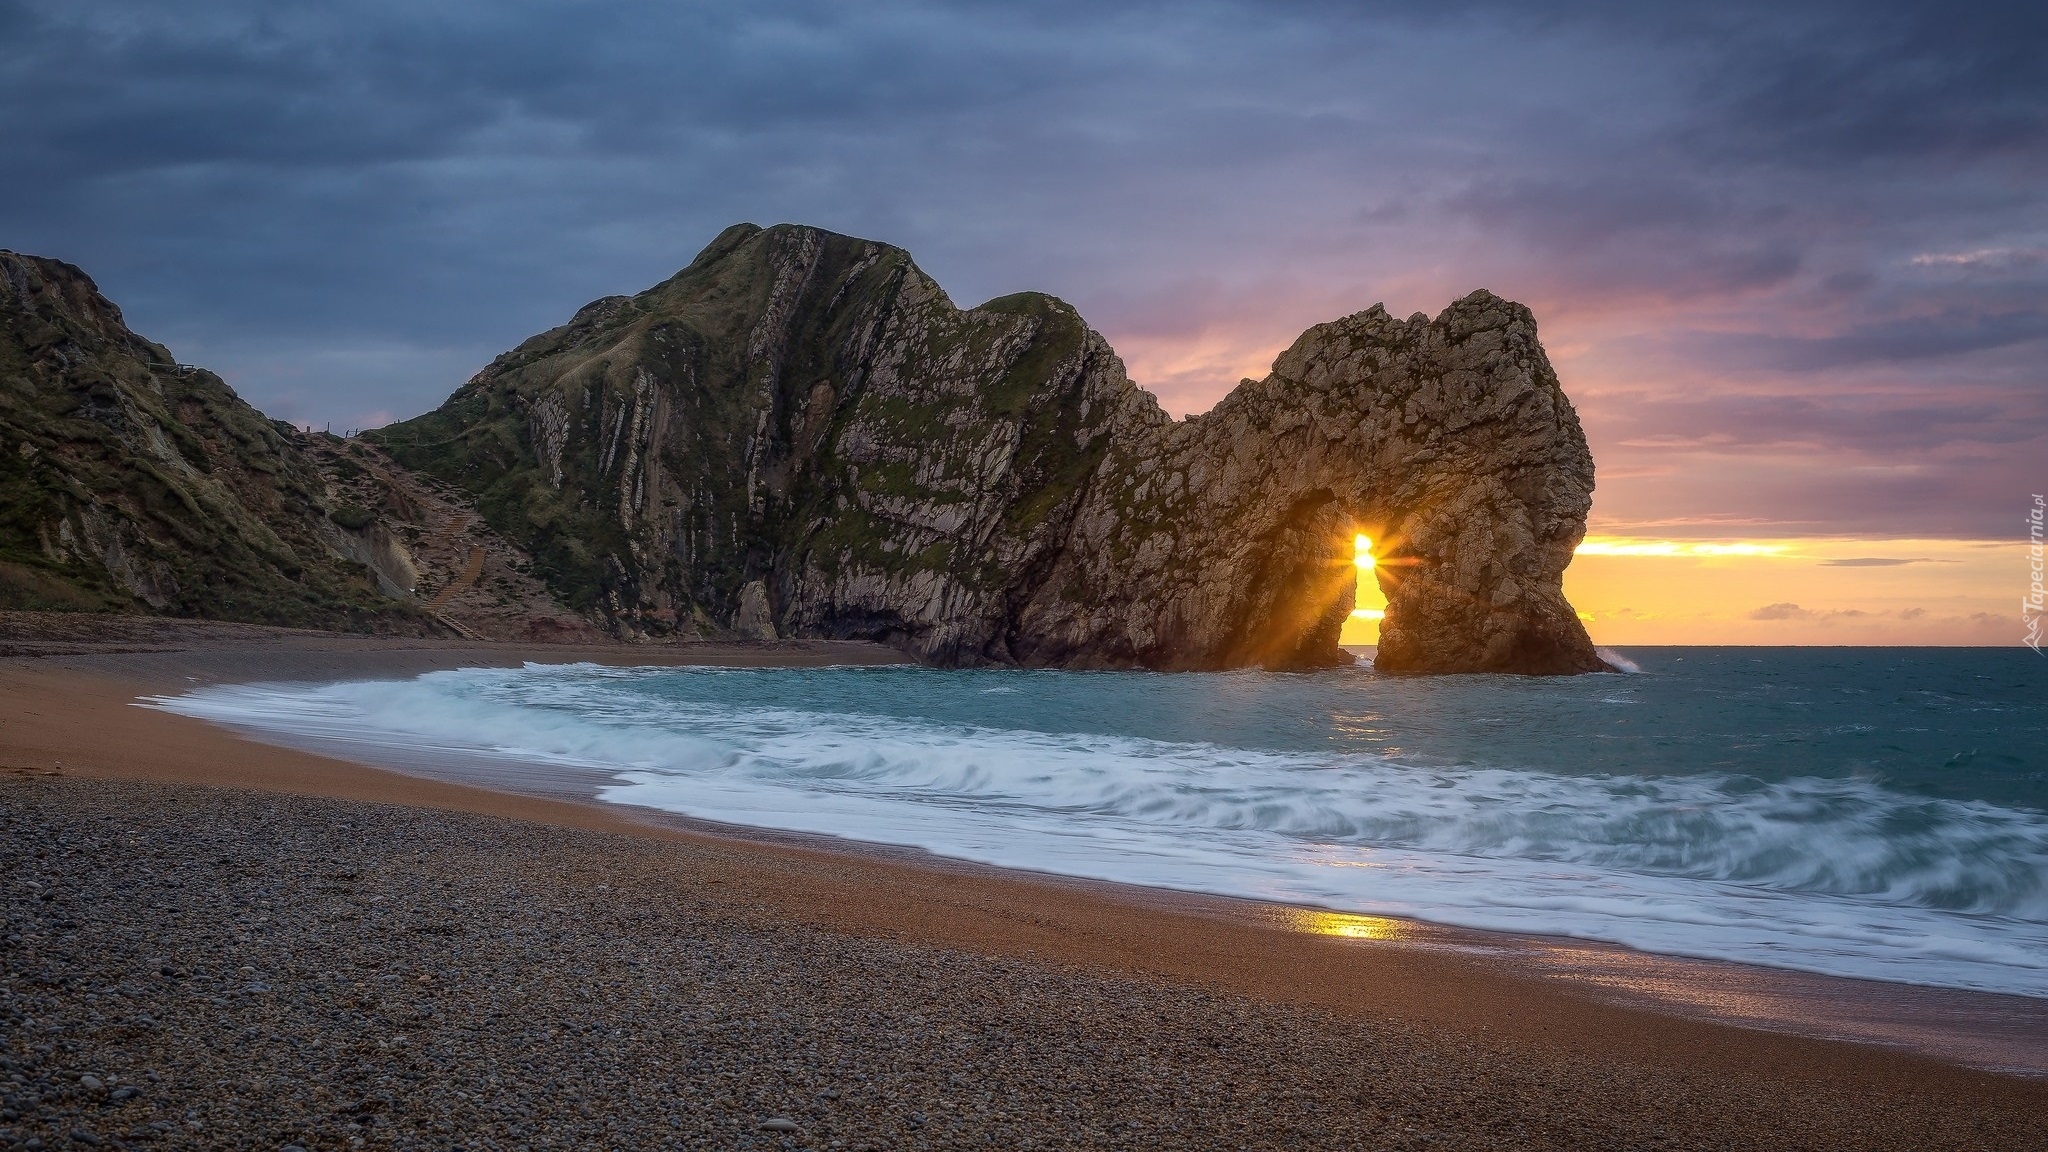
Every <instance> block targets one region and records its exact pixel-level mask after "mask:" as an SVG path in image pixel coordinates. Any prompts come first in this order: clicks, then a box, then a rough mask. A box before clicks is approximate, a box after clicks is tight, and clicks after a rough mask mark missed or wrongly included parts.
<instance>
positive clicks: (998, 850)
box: [163, 648, 2048, 996]
mask: <svg viewBox="0 0 2048 1152" xmlns="http://www.w3.org/2000/svg"><path fill="white" fill-rule="evenodd" d="M1625 655H1626V657H1627V658H1628V659H1629V660H1631V661H1633V663H1634V664H1635V665H1636V666H1637V667H1639V668H1640V672H1639V673H1638V674H1630V675H1602V676H1587V677H1574V678H1556V679H1522V678H1514V677H1396V676H1383V675H1379V674H1377V673H1375V672H1373V671H1372V670H1371V669H1370V668H1368V667H1360V668H1355V669H1341V670H1334V671H1329V672H1322V673H1315V674H1305V675H1274V674H1266V673H1250V672H1247V673H1224V674H1214V675H1170V676H1169V675H1155V674H1148V673H1076V672H1019V671H994V670H990V671H937V670H931V669H919V668H901V667H899V668H830V669H714V668H690V669H675V668H663V669H609V668H598V667H594V666H588V665H578V666H550V667H543V666H535V665H529V666H528V667H526V668H524V669H510V670H505V669H495V670H467V671H462V672H449V673H433V674H429V675H427V676H423V677H420V678H418V679H416V680H411V681H404V682H395V681H394V682H364V683H352V684H338V685H322V686H304V685H269V686H241V687H225V688H216V689H207V690H204V691H202V692H200V693H197V694H195V695H193V696H187V697H180V698H176V699H174V700H168V701H165V702H163V703H164V705H165V706H167V707H172V708H174V709H176V710H179V711H183V712H188V713H190V714H194V715H203V716H207V717H209V718H212V719H217V720H223V721H225V722H229V723H234V724H238V725H242V726H244V727H250V728H256V729H261V730H268V731H272V732H278V733H287V734H292V735H295V736H298V737H302V738H305V737H310V738H316V739H317V738H323V737H334V738H341V737H344V736H345V737H346V738H347V739H348V740H350V741H351V742H352V743H356V744H361V743H363V742H364V741H366V740H367V741H369V742H371V743H376V742H378V741H383V742H385V743H387V744H388V745H389V746H390V747H392V748H394V749H397V748H406V749H413V750H417V749H419V748H421V747H431V748H434V749H438V750H440V751H441V752H443V753H446V754H454V755H470V756H473V757H476V758H478V759H479V760H480V761H493V760H495V761H498V762H512V761H517V762H519V763H520V764H522V765H527V766H531V765H534V764H541V765H547V764H554V765H559V766H561V768H562V769H563V770H564V771H568V770H571V769H574V770H577V771H589V770H593V769H594V770H597V771H599V772H600V773H602V774H603V776H604V779H605V784H604V786H603V788H602V791H601V793H600V795H601V796H602V797H603V798H605V799H608V800H611V801H614V802H617V803H623V804H636V805H643V806H648V807H653V808H659V809H662V810H666V811H673V812H679V813H686V814H689V815H693V816H698V817H704V818H708V819H715V820H724V821H730V822H734V823H741V824H749V825H757V826H764V827H775V828H786V829H794V830H801V831H808V832H818V833H825V834H831V835H838V836H845V837H850V838H855V839H862V840H871V841H878V842H884V843H893V844H906V845H916V846H921V847H925V848H929V849H931V850H932V851H935V852H940V853H944V854H948V855H954V856H960V857H964V858H968V859H975V860H982V861H985V862H988V863H994V864H1001V865H1006V866H1012V867H1025V868H1034V869H1041V870H1045V871H1052V872H1061V873H1068V874H1073V875H1083V876H1094V877H1100V878H1104V879H1113V880H1123V881H1129V882H1134V883H1142V884H1153V885H1160V886H1166V887H1175V888H1183V889H1188V890H1195V891H1205V892H1215V893H1220V894H1226V895H1237V896H1249V897H1258V898H1265V899H1278V900H1287V901H1292V902H1297V903H1305V904H1314V905H1318V906H1324V907H1331V908H1336V909H1340V910H1345V911H1356V912H1367V913H1382V914H1399V915H1408V916H1416V917H1420V918H1423V919H1430V920H1436V921H1440V922H1445V923H1452V924H1462V925H1467V926H1471V927H1480V928H1499V929H1508V930H1514V931H1522V932H1542V933H1554V934H1563V935H1575V936H1582V937H1590V938H1597V939H1604V940H1611V941H1615V942H1618V943H1623V944H1629V945H1633V946H1635V947H1640V948H1645V949H1648V950H1651V951H1658V952H1666V953H1672V954H1678V955H1692V956H1709V957H1719V958H1724V959H1732V960H1741V961H1747V962H1752V963H1762V964H1771V965H1777V966H1782V967H1790V968H1800V969H1806V970H1811V971H1820V972H1830V973H1836V974H1841V975H1853V976H1867V977H1875V978H1882V979H1891V980H1902V981H1907V982H1912V983H1920V984H1930V985H1940V986H1950V987H1963V988H1982V989H1990V990H1997V991H2006V992H2017V993H2021V994H2026V995H2032V996H2048V751H2044V750H2048V661H2044V660H2042V659H2041V658H2039V657H2037V656H2035V655H2034V654H2033V653H2032V652H2029V651H2026V650H2024V649H1755V648H1729V649H1707V648H1673V649H1654V648H1652V649H1631V650H1628V651H1627V652H1626V653H1625Z"/></svg>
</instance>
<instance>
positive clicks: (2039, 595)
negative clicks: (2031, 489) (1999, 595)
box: [2020, 492, 2048, 656]
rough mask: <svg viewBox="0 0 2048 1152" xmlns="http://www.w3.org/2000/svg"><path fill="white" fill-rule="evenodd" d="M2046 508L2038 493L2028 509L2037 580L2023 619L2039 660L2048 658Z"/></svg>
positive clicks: (2031, 558)
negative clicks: (2047, 641)
mask: <svg viewBox="0 0 2048 1152" xmlns="http://www.w3.org/2000/svg"><path fill="white" fill-rule="evenodd" d="M2044 504H2048V501H2044V500H2043V499H2042V497H2041V494H2040V493H2039V492H2036V493H2034V506H2033V507H2032V508H2029V509H2027V567H2028V569H2029V570H2030V572H2031V574H2032V576H2033V581H2032V583H2030V584H2029V585H2028V586H2027V598H2026V599H2025V600H2022V601H2020V619H2021V620H2023V621H2025V622H2026V625H2027V636H2026V641H2025V643H2026V645H2027V647H2029V648H2032V649H2033V650H2034V655H2036V656H2043V655H2048V653H2044V652H2042V651H2041V616H2042V613H2043V612H2048V589H2044V588H2043V587H2042V586H2041V582H2042V571H2041V570H2042V546H2041V544H2042V542H2041V529H2042V523H2041V518H2042V513H2043V512H2044V511H2048V508H2044Z"/></svg>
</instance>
